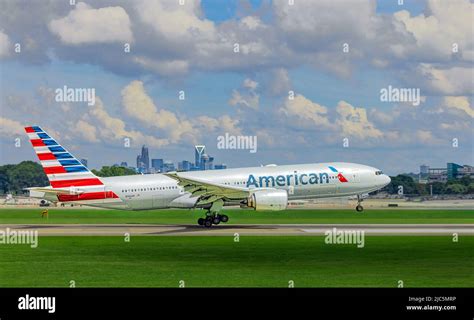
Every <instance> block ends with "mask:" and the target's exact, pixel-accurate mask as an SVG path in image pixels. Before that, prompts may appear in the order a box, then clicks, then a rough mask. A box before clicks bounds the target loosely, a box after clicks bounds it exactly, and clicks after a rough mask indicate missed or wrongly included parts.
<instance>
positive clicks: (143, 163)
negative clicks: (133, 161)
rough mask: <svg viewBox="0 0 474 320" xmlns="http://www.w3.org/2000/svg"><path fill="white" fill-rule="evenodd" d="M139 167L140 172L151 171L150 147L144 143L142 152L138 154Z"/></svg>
mask: <svg viewBox="0 0 474 320" xmlns="http://www.w3.org/2000/svg"><path fill="white" fill-rule="evenodd" d="M137 168H138V171H139V172H143V173H148V172H149V171H150V157H149V155H148V148H147V147H146V146H145V145H143V146H142V153H141V154H139V155H138V156H137Z"/></svg>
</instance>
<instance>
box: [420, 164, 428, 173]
mask: <svg viewBox="0 0 474 320" xmlns="http://www.w3.org/2000/svg"><path fill="white" fill-rule="evenodd" d="M429 170H430V166H427V165H426V164H422V165H421V166H420V174H422V175H427V174H428V171H429Z"/></svg>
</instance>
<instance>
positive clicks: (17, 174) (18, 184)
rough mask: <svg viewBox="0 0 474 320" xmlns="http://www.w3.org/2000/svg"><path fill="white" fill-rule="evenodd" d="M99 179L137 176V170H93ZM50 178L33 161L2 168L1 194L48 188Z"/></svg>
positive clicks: (111, 168) (115, 168) (0, 176)
mask: <svg viewBox="0 0 474 320" xmlns="http://www.w3.org/2000/svg"><path fill="white" fill-rule="evenodd" d="M92 172H93V173H94V174H95V175H97V176H99V177H112V176H124V175H132V174H136V172H135V170H133V169H130V168H125V167H118V166H104V167H102V168H101V169H100V170H92ZM48 185H49V181H48V177H46V174H45V173H44V171H43V168H42V167H41V165H40V164H39V163H37V162H33V161H22V162H20V163H18V164H6V165H3V166H0V193H2V194H7V193H12V194H16V195H20V194H24V193H26V192H25V190H24V189H25V188H29V187H44V186H48Z"/></svg>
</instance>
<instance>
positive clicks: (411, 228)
mask: <svg viewBox="0 0 474 320" xmlns="http://www.w3.org/2000/svg"><path fill="white" fill-rule="evenodd" d="M334 228H336V230H337V231H364V233H365V234H366V235H420V236H423V235H425V236H428V235H450V236H452V235H453V234H454V233H457V234H458V235H471V236H473V235H474V224H241V225H232V224H229V225H225V224H221V225H218V226H213V227H212V228H209V229H208V228H204V227H201V226H198V225H158V224H0V232H2V231H6V230H7V229H9V231H10V232H11V231H26V230H29V231H38V235H39V236H124V235H125V234H130V235H131V236H133V235H136V236H170V235H171V236H173V235H176V236H177V235H179V236H235V235H236V234H239V235H255V236H260V235H269V236H271V235H273V236H283V235H293V236H320V235H325V233H326V232H327V231H334Z"/></svg>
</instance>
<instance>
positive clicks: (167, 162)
mask: <svg viewBox="0 0 474 320" xmlns="http://www.w3.org/2000/svg"><path fill="white" fill-rule="evenodd" d="M170 171H175V168H174V164H173V162H172V161H170V160H165V161H164V163H163V170H162V172H170Z"/></svg>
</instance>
